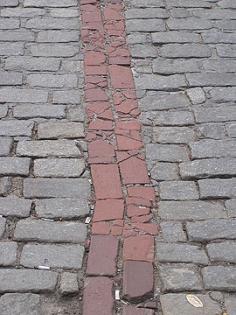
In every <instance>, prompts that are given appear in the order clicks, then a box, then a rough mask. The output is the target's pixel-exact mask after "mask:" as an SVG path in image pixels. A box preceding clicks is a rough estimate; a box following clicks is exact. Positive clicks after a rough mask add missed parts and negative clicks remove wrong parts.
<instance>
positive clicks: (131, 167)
mask: <svg viewBox="0 0 236 315" xmlns="http://www.w3.org/2000/svg"><path fill="white" fill-rule="evenodd" d="M119 166H120V171H121V177H122V180H123V182H124V184H148V183H149V182H150V180H149V177H148V172H147V167H146V163H145V161H142V160H140V159H138V158H136V157H130V158H129V159H127V160H125V161H122V162H120V164H119Z"/></svg>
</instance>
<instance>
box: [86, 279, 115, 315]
mask: <svg viewBox="0 0 236 315" xmlns="http://www.w3.org/2000/svg"><path fill="white" fill-rule="evenodd" d="M112 287H113V282H112V280H111V279H109V278H106V277H93V278H92V277H89V278H86V279H85V283H84V295H83V312H82V313H83V315H95V314H99V315H111V314H112V312H113V311H112V309H113V296H112Z"/></svg>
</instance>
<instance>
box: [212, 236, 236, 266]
mask: <svg viewBox="0 0 236 315" xmlns="http://www.w3.org/2000/svg"><path fill="white" fill-rule="evenodd" d="M206 249H207V252H208V256H209V258H210V260H211V261H213V262H229V263H235V262H236V243H235V242H232V241H227V242H222V243H212V244H208V245H207V247H206Z"/></svg>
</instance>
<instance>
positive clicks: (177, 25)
mask: <svg viewBox="0 0 236 315" xmlns="http://www.w3.org/2000/svg"><path fill="white" fill-rule="evenodd" d="M167 25H168V27H169V29H170V30H207V29H210V28H212V27H213V23H212V22H211V21H208V20H204V19H199V18H194V17H190V18H183V19H172V18H170V19H169V20H168V21H167Z"/></svg>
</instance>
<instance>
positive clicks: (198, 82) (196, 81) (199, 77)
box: [186, 72, 236, 87]
mask: <svg viewBox="0 0 236 315" xmlns="http://www.w3.org/2000/svg"><path fill="white" fill-rule="evenodd" d="M186 77H187V81H188V83H189V85H190V86H197V87H198V86H231V85H236V82H235V76H234V74H231V73H211V72H208V73H201V74H200V73H199V74H198V73H195V74H194V75H193V74H192V73H187V74H186Z"/></svg>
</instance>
